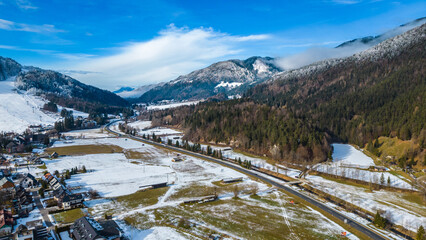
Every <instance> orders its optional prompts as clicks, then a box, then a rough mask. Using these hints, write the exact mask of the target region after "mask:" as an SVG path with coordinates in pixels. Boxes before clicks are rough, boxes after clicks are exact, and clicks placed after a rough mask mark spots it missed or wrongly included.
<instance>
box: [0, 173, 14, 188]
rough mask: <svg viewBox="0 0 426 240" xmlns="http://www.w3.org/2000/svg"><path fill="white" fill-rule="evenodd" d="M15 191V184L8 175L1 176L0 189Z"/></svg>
mask: <svg viewBox="0 0 426 240" xmlns="http://www.w3.org/2000/svg"><path fill="white" fill-rule="evenodd" d="M9 190H10V191H13V190H15V184H14V183H13V181H12V180H11V179H10V178H8V177H4V176H3V177H1V178H0V191H9Z"/></svg>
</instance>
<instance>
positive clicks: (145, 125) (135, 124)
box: [128, 121, 151, 130]
mask: <svg viewBox="0 0 426 240" xmlns="http://www.w3.org/2000/svg"><path fill="white" fill-rule="evenodd" d="M128 125H129V126H131V127H133V128H136V129H140V130H143V129H145V128H150V127H151V121H136V122H131V123H129V124H128Z"/></svg>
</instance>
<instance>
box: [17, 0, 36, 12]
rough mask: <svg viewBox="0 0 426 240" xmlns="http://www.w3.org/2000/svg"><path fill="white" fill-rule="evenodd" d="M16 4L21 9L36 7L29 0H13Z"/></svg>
mask: <svg viewBox="0 0 426 240" xmlns="http://www.w3.org/2000/svg"><path fill="white" fill-rule="evenodd" d="M15 3H16V5H17V6H18V7H19V8H20V9H23V10H34V9H38V7H36V6H34V5H33V4H32V3H31V2H30V1H29V0H15Z"/></svg>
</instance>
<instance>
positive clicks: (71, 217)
mask: <svg viewBox="0 0 426 240" xmlns="http://www.w3.org/2000/svg"><path fill="white" fill-rule="evenodd" d="M83 216H84V213H83V211H82V210H81V208H75V209H71V210H68V211H63V212H60V213H55V214H53V217H54V218H55V220H56V222H58V223H63V224H66V223H73V222H75V220H77V219H79V218H81V217H83Z"/></svg>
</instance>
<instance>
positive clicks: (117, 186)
mask: <svg viewBox="0 0 426 240" xmlns="http://www.w3.org/2000/svg"><path fill="white" fill-rule="evenodd" d="M83 165H84V166H85V167H86V169H87V170H88V173H84V174H78V175H74V176H73V177H72V178H71V179H70V180H67V185H68V186H70V187H82V188H81V189H80V191H84V190H86V191H87V190H88V189H94V190H97V191H98V192H99V194H100V195H101V196H102V197H117V196H122V195H128V194H131V193H134V192H136V191H137V190H139V187H140V186H143V185H148V184H155V183H161V182H166V181H167V174H170V173H172V171H171V169H170V168H168V167H163V166H151V165H146V166H145V165H139V164H134V163H130V161H129V160H128V159H127V158H126V156H125V155H124V154H122V153H113V154H90V155H84V156H66V157H61V158H58V159H55V160H50V161H46V166H47V169H48V170H49V171H51V172H53V171H55V170H58V171H60V172H62V171H65V170H67V169H71V168H74V167H79V168H81V167H82V166H83Z"/></svg>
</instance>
